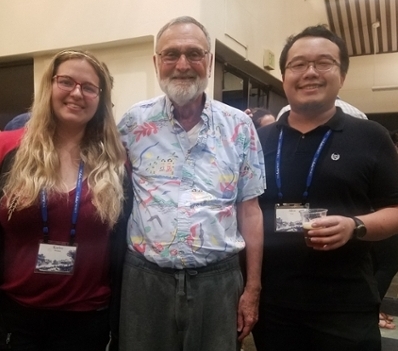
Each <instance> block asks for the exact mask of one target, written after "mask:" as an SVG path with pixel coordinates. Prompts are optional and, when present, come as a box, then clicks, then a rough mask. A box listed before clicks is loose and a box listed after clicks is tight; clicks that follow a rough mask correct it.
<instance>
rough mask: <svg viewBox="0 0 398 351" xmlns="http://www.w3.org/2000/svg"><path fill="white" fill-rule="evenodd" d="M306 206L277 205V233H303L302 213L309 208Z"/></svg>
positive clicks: (292, 204) (294, 204)
mask: <svg viewBox="0 0 398 351" xmlns="http://www.w3.org/2000/svg"><path fill="white" fill-rule="evenodd" d="M309 207H310V205H309V204H308V203H306V204H304V205H303V204H296V203H289V204H286V203H284V204H282V205H280V204H276V205H275V231H276V232H302V231H303V228H302V222H301V215H300V211H301V210H302V209H304V208H309Z"/></svg>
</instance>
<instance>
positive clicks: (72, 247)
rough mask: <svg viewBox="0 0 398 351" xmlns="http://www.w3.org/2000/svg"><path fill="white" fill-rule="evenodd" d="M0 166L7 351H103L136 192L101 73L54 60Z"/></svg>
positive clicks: (1, 293) (2, 318) (81, 60)
mask: <svg viewBox="0 0 398 351" xmlns="http://www.w3.org/2000/svg"><path fill="white" fill-rule="evenodd" d="M0 157H2V168H1V172H2V183H1V188H2V191H3V193H2V197H1V202H0V205H1V206H0V225H1V228H0V230H1V231H0V239H1V241H0V243H1V251H0V262H1V266H0V338H1V339H0V345H2V344H3V345H6V346H7V347H11V349H12V350H32V351H33V350H40V351H46V350H48V351H63V350H65V351H66V350H68V351H69V350H74V351H77V350H81V351H83V350H84V351H90V350H92V351H99V350H105V348H106V345H107V344H108V341H109V335H110V323H109V321H110V312H109V311H110V308H109V307H110V306H111V305H112V306H113V304H114V305H115V306H116V307H115V308H114V311H112V308H111V312H112V313H114V314H112V320H113V321H115V322H116V323H114V324H113V325H112V327H113V331H115V332H117V328H118V326H117V321H118V292H119V273H120V267H121V262H122V259H123V255H124V250H125V233H126V221H127V219H126V218H125V216H123V214H129V213H130V212H131V202H132V201H131V199H130V196H131V193H132V192H131V185H130V182H129V179H128V175H127V173H128V172H127V171H126V170H125V158H126V157H125V150H124V148H123V145H122V144H121V142H120V140H119V135H118V131H117V129H116V125H115V121H114V118H113V114H112V102H111V77H110V75H109V74H108V71H107V70H106V68H105V67H104V65H103V64H102V63H101V62H100V61H98V60H97V59H96V58H95V57H94V56H93V55H92V54H90V53H88V52H81V51H75V50H65V51H62V52H60V53H58V54H56V55H55V56H54V58H53V59H52V61H51V63H50V65H49V67H48V68H47V70H46V71H45V73H44V76H43V78H42V81H41V85H40V88H39V91H38V94H37V96H36V99H35V101H34V103H33V106H32V110H31V118H30V120H29V122H28V124H27V127H26V128H25V129H20V130H17V131H12V132H4V133H2V137H1V138H0ZM111 292H112V294H113V295H112V296H111ZM111 297H112V299H111ZM115 337H117V335H116V334H115ZM0 349H1V346H0Z"/></svg>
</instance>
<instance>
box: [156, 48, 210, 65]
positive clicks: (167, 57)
mask: <svg viewBox="0 0 398 351" xmlns="http://www.w3.org/2000/svg"><path fill="white" fill-rule="evenodd" d="M208 53H209V52H208V51H206V50H202V49H188V50H186V51H184V52H181V51H179V50H175V49H166V50H162V51H161V52H158V53H157V55H159V56H160V59H161V60H162V62H163V63H165V64H168V65H174V64H176V63H177V62H178V60H179V59H180V57H181V55H184V56H185V58H186V59H187V60H188V61H189V62H190V63H193V64H195V63H198V62H200V61H202V60H203V58H204V57H205V56H206V55H207V54H208Z"/></svg>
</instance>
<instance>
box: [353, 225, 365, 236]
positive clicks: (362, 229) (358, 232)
mask: <svg viewBox="0 0 398 351" xmlns="http://www.w3.org/2000/svg"><path fill="white" fill-rule="evenodd" d="M355 231H356V237H357V238H363V237H364V236H365V235H366V227H365V225H364V224H360V225H359V226H358V227H357V228H356V229H355Z"/></svg>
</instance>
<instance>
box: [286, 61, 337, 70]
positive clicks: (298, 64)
mask: <svg viewBox="0 0 398 351" xmlns="http://www.w3.org/2000/svg"><path fill="white" fill-rule="evenodd" d="M311 65H312V67H314V69H315V70H317V71H318V72H327V71H330V70H331V69H332V67H333V66H337V67H340V64H339V63H338V62H337V61H336V60H333V59H328V58H321V59H318V60H315V61H307V60H295V61H292V62H290V63H289V64H288V65H287V66H286V69H290V70H291V71H292V72H294V73H303V72H305V71H307V69H308V68H309V67H310V66H311Z"/></svg>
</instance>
